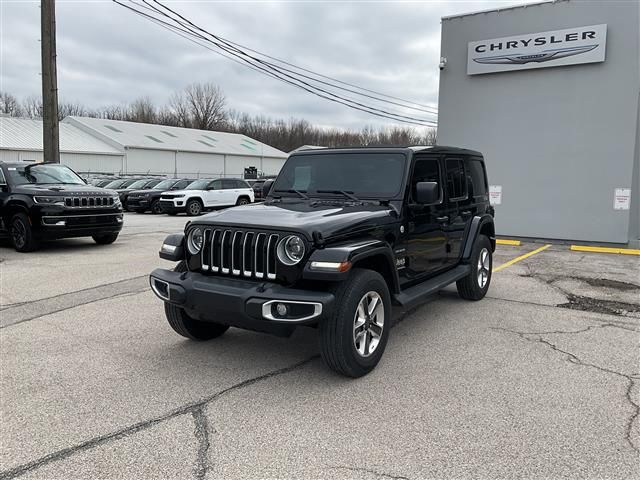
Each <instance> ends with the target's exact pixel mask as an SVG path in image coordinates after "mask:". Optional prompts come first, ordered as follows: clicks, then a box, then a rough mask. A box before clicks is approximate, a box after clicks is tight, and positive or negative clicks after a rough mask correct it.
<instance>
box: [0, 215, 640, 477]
mask: <svg viewBox="0 0 640 480" xmlns="http://www.w3.org/2000/svg"><path fill="white" fill-rule="evenodd" d="M186 220H187V219H186V218H185V217H166V216H159V217H157V216H151V215H136V214H127V215H126V219H125V230H124V231H123V235H122V238H121V239H119V240H118V242H116V244H114V245H111V246H96V245H94V244H93V243H92V242H91V241H87V240H81V239H80V240H68V241H64V242H59V243H52V244H51V245H48V246H47V247H46V248H45V249H43V250H42V251H40V252H37V253H35V254H32V255H19V254H17V253H15V252H13V251H12V250H10V249H8V248H6V247H0V479H12V478H25V479H28V478H32V479H67V478H72V479H75V478H132V479H133V478H135V479H140V478H159V479H160V478H162V479H166V478H176V479H182V478H185V479H191V478H194V479H209V480H212V479H218V478H345V479H347V478H348V479H352V478H356V479H417V478H496V477H500V478H504V477H518V478H557V477H583V478H596V477H597V478H601V477H607V478H625V479H626V478H638V477H639V476H640V467H639V465H640V450H639V448H640V425H639V424H640V419H639V414H640V407H639V405H640V362H639V357H638V354H639V349H638V346H639V344H640V342H639V340H640V313H639V312H640V274H639V272H640V259H639V258H638V257H633V256H631V258H629V256H617V255H603V254H589V255H583V254H581V253H577V252H570V251H568V250H567V247H566V246H561V245H558V246H553V247H551V248H550V249H548V250H545V251H544V252H541V253H540V254H537V255H534V256H532V257H530V258H528V259H526V260H524V261H523V262H520V263H517V264H515V265H512V266H510V267H508V268H506V269H504V270H502V271H500V272H499V273H496V274H495V276H494V278H493V281H492V286H491V289H490V290H489V295H488V297H487V298H486V299H484V300H483V301H481V302H477V303H471V302H465V301H463V300H460V299H459V298H458V297H457V295H456V294H455V289H452V288H447V289H446V290H445V291H443V292H441V294H440V295H438V296H437V297H436V298H434V299H433V301H431V302H430V303H428V304H426V305H424V306H422V307H420V308H419V309H417V310H415V311H412V312H408V313H406V314H405V316H404V317H402V318H403V321H402V322H400V323H398V324H397V325H396V327H395V328H394V329H393V330H392V332H391V338H390V341H389V344H388V346H387V351H386V353H385V356H384V358H383V360H382V362H381V363H380V365H379V366H378V368H377V369H376V370H375V371H374V372H373V373H372V374H370V375H368V376H366V377H364V378H362V379H359V380H349V379H345V378H341V377H337V376H336V375H334V374H332V373H331V372H329V371H327V370H326V369H325V368H324V366H323V365H322V362H321V361H320V359H319V356H318V348H317V344H316V336H315V332H314V331H313V330H305V329H300V330H298V331H296V333H295V334H294V335H293V336H292V337H291V338H288V339H283V338H276V337H271V336H265V335H261V334H257V333H251V332H244V331H240V330H236V329H231V330H230V331H229V332H228V333H227V334H226V335H224V336H223V337H221V338H220V339H216V340H214V341H211V342H205V343H195V342H189V341H186V340H184V339H182V338H181V337H178V336H177V335H175V334H174V333H173V332H172V331H171V330H170V328H169V327H168V325H166V321H165V319H164V315H163V312H162V305H161V304H160V302H159V301H156V299H155V297H154V296H153V294H152V293H151V292H149V289H148V287H147V283H146V278H145V275H146V274H147V273H148V272H149V271H151V269H153V268H155V267H157V266H161V265H168V264H167V263H166V262H163V261H161V260H159V259H158V258H157V250H158V248H159V246H160V243H161V241H162V239H163V238H164V236H165V234H166V233H168V232H173V231H179V230H181V229H182V227H183V225H184V223H185V221H186ZM536 246H537V245H534V244H525V245H522V246H521V247H500V248H499V251H498V252H497V253H496V259H495V262H494V263H495V264H496V265H497V264H500V263H503V262H505V261H507V260H509V259H511V258H514V257H516V256H518V255H521V254H522V253H525V252H527V251H531V250H533V249H535V248H536ZM402 314H403V312H396V315H397V316H398V317H400V316H401V315H402Z"/></svg>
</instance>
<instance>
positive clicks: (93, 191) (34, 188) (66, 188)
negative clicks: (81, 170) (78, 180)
mask: <svg viewBox="0 0 640 480" xmlns="http://www.w3.org/2000/svg"><path fill="white" fill-rule="evenodd" d="M13 191H14V192H16V193H20V194H24V195H61V196H63V195H70V194H81V195H95V196H105V195H115V194H116V192H115V191H114V190H106V189H104V188H100V187H94V186H93V185H80V184H78V185H68V184H55V185H53V184H52V185H42V184H40V185H38V184H35V183H27V184H24V185H16V187H15V188H14V189H13Z"/></svg>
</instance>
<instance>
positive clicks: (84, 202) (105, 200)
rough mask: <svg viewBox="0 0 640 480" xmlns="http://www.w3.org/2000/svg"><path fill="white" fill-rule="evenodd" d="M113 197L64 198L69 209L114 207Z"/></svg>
mask: <svg viewBox="0 0 640 480" xmlns="http://www.w3.org/2000/svg"><path fill="white" fill-rule="evenodd" d="M113 203H114V201H113V197H97V196H86V197H85V196H78V197H64V205H65V207H68V208H96V207H103V208H104V207H112V206H113Z"/></svg>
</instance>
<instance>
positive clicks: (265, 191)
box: [262, 180, 273, 198]
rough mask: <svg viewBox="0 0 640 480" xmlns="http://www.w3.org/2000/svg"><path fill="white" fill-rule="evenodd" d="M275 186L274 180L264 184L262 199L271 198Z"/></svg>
mask: <svg viewBox="0 0 640 480" xmlns="http://www.w3.org/2000/svg"><path fill="white" fill-rule="evenodd" d="M272 186H273V180H267V181H265V182H264V183H263V184H262V198H266V197H267V196H269V192H270V191H271V187H272Z"/></svg>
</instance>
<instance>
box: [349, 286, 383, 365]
mask: <svg viewBox="0 0 640 480" xmlns="http://www.w3.org/2000/svg"><path fill="white" fill-rule="evenodd" d="M383 330H384V304H383V302H382V297H381V296H380V294H379V293H378V292H374V291H370V292H367V293H365V294H364V296H363V297H362V298H361V299H360V302H359V303H358V308H357V309H356V313H355V316H354V320H353V345H354V346H355V348H356V351H357V352H358V354H360V356H361V357H368V356H370V355H371V354H373V352H375V351H376V349H377V348H378V345H379V344H380V340H381V339H382V331H383Z"/></svg>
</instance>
